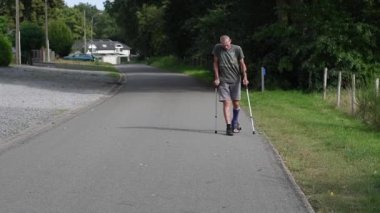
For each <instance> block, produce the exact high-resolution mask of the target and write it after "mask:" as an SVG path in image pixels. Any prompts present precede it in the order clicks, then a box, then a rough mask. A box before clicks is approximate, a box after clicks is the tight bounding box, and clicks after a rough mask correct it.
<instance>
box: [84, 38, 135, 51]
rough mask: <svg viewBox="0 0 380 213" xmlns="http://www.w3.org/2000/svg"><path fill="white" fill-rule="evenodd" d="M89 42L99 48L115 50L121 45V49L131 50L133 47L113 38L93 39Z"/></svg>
mask: <svg viewBox="0 0 380 213" xmlns="http://www.w3.org/2000/svg"><path fill="white" fill-rule="evenodd" d="M88 43H89V44H94V45H95V46H96V49H97V50H115V49H116V47H119V48H121V49H125V50H130V49H131V48H130V47H128V46H127V45H126V44H123V43H121V42H118V41H112V40H109V39H107V40H102V39H94V40H92V41H89V42H88Z"/></svg>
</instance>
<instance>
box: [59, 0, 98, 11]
mask: <svg viewBox="0 0 380 213" xmlns="http://www.w3.org/2000/svg"><path fill="white" fill-rule="evenodd" d="M103 2H105V0H65V3H66V5H67V6H69V7H73V6H74V5H77V4H79V3H89V4H90V5H95V6H96V8H97V9H98V10H104V6H103Z"/></svg>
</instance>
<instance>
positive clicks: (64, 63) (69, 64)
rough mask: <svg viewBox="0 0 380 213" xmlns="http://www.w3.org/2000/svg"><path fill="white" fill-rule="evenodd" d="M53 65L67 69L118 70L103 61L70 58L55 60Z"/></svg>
mask: <svg viewBox="0 0 380 213" xmlns="http://www.w3.org/2000/svg"><path fill="white" fill-rule="evenodd" d="M54 66H55V67H58V68H67V69H81V70H88V71H108V72H115V73H117V72H119V71H118V70H117V69H116V68H115V67H114V66H113V65H112V64H108V63H103V62H98V61H96V62H91V61H70V60H57V61H55V63H54Z"/></svg>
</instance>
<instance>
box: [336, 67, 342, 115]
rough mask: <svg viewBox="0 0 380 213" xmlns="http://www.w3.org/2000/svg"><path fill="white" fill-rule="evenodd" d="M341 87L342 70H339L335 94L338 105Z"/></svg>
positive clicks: (338, 104) (338, 105)
mask: <svg viewBox="0 0 380 213" xmlns="http://www.w3.org/2000/svg"><path fill="white" fill-rule="evenodd" d="M341 87H342V72H339V77H338V94H337V99H336V106H337V107H340V90H341Z"/></svg>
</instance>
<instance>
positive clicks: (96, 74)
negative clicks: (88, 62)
mask: <svg viewBox="0 0 380 213" xmlns="http://www.w3.org/2000/svg"><path fill="white" fill-rule="evenodd" d="M15 71H16V72H18V73H23V74H25V75H26V76H33V77H37V78H41V79H44V78H48V79H54V78H57V79H65V80H79V81H91V82H103V83H110V84H122V83H123V82H124V81H125V74H123V73H117V74H116V75H114V74H113V73H112V72H107V71H87V70H75V69H63V68H52V67H36V66H28V65H14V66H10V67H5V68H0V72H3V73H7V74H9V75H12V72H15Z"/></svg>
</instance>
